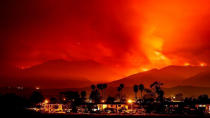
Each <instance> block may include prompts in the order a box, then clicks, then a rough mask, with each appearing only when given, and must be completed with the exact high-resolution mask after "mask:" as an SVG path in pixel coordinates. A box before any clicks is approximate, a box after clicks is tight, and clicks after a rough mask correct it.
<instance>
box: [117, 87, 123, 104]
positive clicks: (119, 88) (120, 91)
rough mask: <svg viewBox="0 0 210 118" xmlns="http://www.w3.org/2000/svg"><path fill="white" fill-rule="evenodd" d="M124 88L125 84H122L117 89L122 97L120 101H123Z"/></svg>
mask: <svg viewBox="0 0 210 118" xmlns="http://www.w3.org/2000/svg"><path fill="white" fill-rule="evenodd" d="M123 88H124V84H120V86H119V87H118V88H117V91H118V92H119V95H120V101H121V100H122V89H123Z"/></svg>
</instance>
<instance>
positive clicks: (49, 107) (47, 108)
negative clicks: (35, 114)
mask: <svg viewBox="0 0 210 118" xmlns="http://www.w3.org/2000/svg"><path fill="white" fill-rule="evenodd" d="M41 111H42V112H48V113H62V112H64V111H63V104H42V107H41Z"/></svg>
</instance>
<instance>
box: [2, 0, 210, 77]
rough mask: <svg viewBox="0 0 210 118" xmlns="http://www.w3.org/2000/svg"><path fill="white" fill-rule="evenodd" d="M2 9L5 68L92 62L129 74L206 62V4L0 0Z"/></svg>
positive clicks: (205, 0) (209, 34)
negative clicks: (59, 60)
mask: <svg viewBox="0 0 210 118" xmlns="http://www.w3.org/2000/svg"><path fill="white" fill-rule="evenodd" d="M1 5H2V7H3V11H6V12H5V14H4V18H3V21H2V23H3V27H2V31H3V38H2V39H0V45H1V48H2V49H1V51H0V55H1V60H0V63H1V64H4V65H10V66H11V65H12V66H18V67H30V66H32V65H35V64H40V63H43V62H45V61H48V60H54V59H65V60H69V61H71V60H94V61H96V62H98V63H101V64H105V65H107V66H109V67H110V68H111V69H113V70H115V71H116V72H118V73H120V74H121V75H129V74H132V73H136V72H139V71H145V70H148V69H150V68H156V67H157V68H160V67H164V66H167V65H184V64H185V63H189V64H194V65H200V64H201V63H205V65H208V64H209V63H210V61H209V58H210V56H209V55H210V25H209V24H210V23H209V21H210V12H209V11H210V10H209V8H210V3H209V0H199V1H198V0H173V1H171V0H121V1H120V0H116V1H115V0H34V1H33V0H32V1H28V0H22V1H19V0H16V1H13V2H9V1H7V0H3V1H2V4H1ZM201 65H203V64H201Z"/></svg>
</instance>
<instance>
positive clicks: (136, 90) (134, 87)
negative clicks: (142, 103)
mask: <svg viewBox="0 0 210 118" xmlns="http://www.w3.org/2000/svg"><path fill="white" fill-rule="evenodd" d="M138 90H139V88H138V85H134V86H133V91H134V93H135V99H136V100H137V93H138Z"/></svg>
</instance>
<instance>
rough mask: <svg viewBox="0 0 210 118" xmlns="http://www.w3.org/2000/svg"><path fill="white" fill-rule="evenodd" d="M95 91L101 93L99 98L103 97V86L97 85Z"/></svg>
mask: <svg viewBox="0 0 210 118" xmlns="http://www.w3.org/2000/svg"><path fill="white" fill-rule="evenodd" d="M97 89H98V90H100V91H101V97H103V89H104V88H103V84H97Z"/></svg>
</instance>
